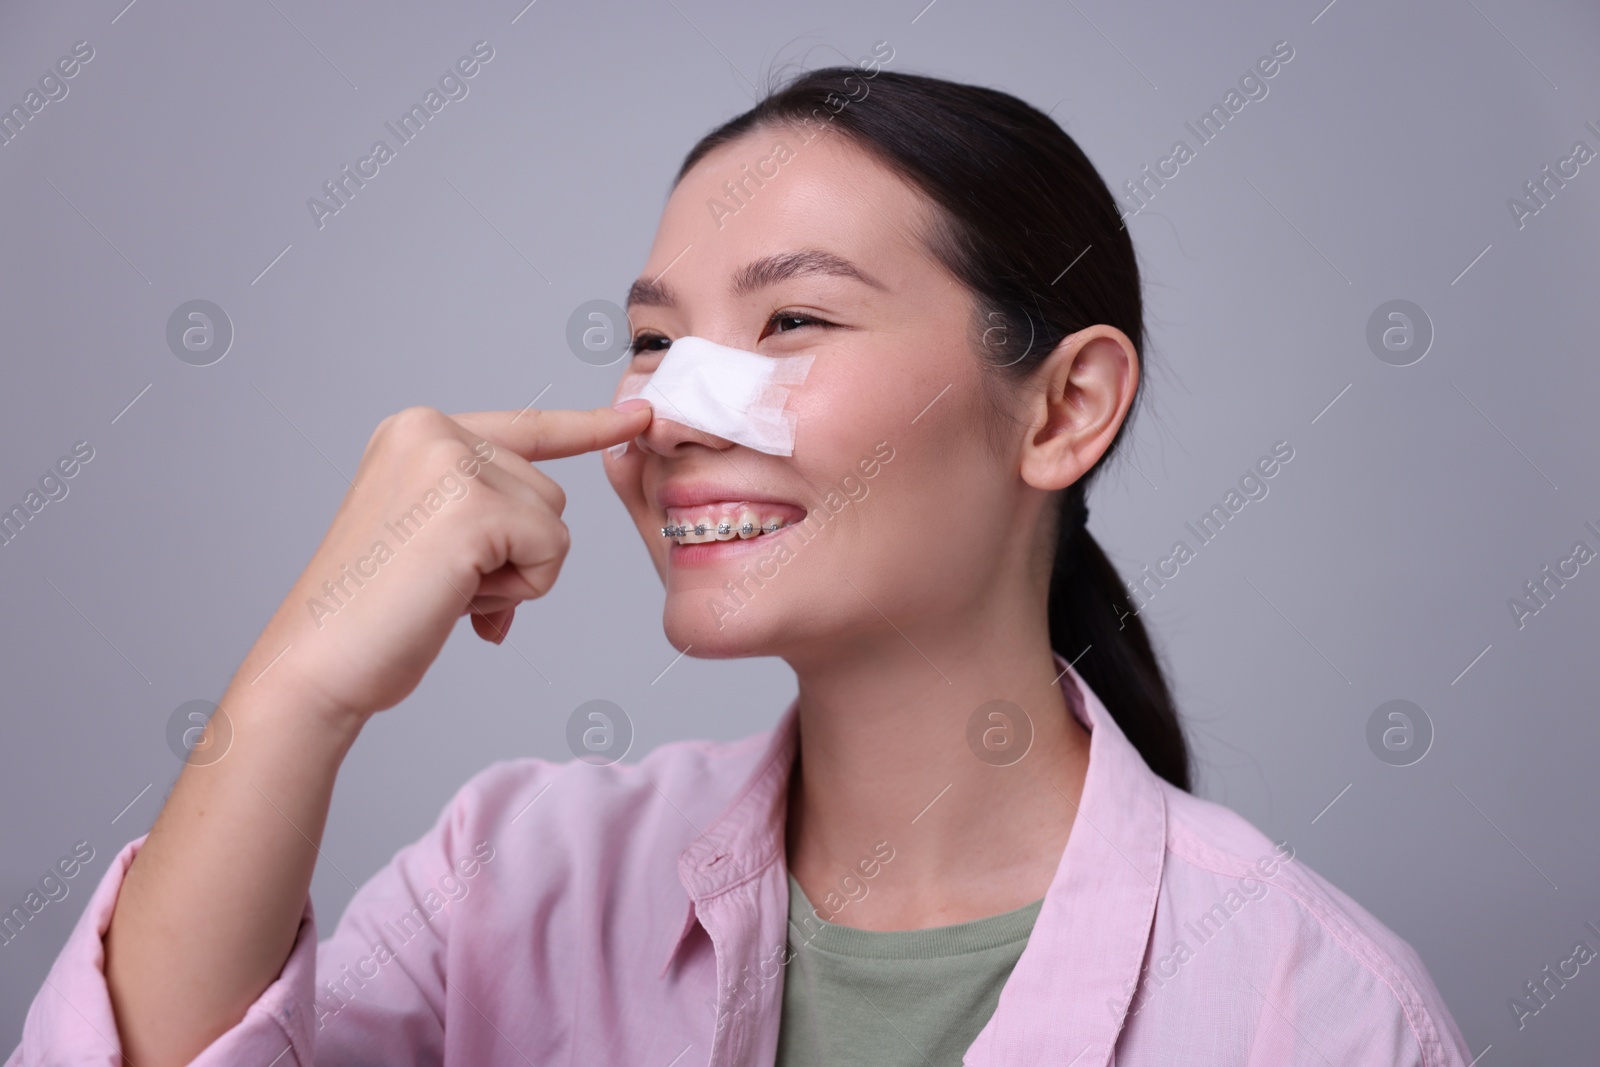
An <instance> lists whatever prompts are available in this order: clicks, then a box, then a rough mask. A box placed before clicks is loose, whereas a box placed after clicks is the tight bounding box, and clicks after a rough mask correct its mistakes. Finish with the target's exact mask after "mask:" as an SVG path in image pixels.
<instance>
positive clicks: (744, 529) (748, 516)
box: [739, 508, 761, 538]
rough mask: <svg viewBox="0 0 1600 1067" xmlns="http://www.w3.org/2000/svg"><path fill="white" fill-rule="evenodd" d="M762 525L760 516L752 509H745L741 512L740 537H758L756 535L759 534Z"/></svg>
mask: <svg viewBox="0 0 1600 1067" xmlns="http://www.w3.org/2000/svg"><path fill="white" fill-rule="evenodd" d="M760 525H761V518H760V516H758V515H757V514H756V513H755V512H754V511H752V510H751V509H750V508H745V509H744V510H743V511H741V512H739V536H740V537H743V538H750V537H754V536H756V534H757V533H758V532H760V531H759V530H758V527H759V526H760Z"/></svg>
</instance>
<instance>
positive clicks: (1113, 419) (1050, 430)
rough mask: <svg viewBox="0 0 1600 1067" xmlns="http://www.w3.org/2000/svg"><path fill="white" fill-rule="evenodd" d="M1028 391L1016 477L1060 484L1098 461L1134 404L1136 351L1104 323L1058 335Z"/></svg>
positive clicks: (1043, 485)
mask: <svg viewBox="0 0 1600 1067" xmlns="http://www.w3.org/2000/svg"><path fill="white" fill-rule="evenodd" d="M1031 386H1032V389H1031V392H1030V393H1029V398H1028V401H1027V403H1028V405H1029V407H1028V418H1029V422H1028V434H1027V436H1026V438H1024V440H1023V444H1022V472H1021V473H1022V478H1023V480H1024V481H1026V482H1027V483H1028V484H1029V485H1031V486H1033V487H1034V488H1035V489H1044V490H1054V489H1065V488H1066V487H1067V486H1069V485H1071V484H1072V483H1073V482H1076V481H1077V480H1078V479H1079V478H1081V477H1083V475H1084V474H1085V473H1086V472H1087V471H1088V470H1089V469H1090V468H1091V467H1093V466H1094V465H1095V464H1096V463H1097V462H1099V460H1100V457H1101V456H1102V455H1104V454H1105V451H1106V449H1108V448H1110V447H1111V442H1112V440H1113V439H1115V438H1116V436H1117V430H1118V429H1119V428H1120V427H1121V426H1122V420H1123V419H1125V418H1126V417H1127V415H1128V409H1129V408H1131V407H1132V406H1133V398H1134V395H1135V393H1136V392H1137V390H1138V386H1139V353H1138V352H1136V351H1135V350H1134V347H1133V342H1132V341H1130V340H1128V335H1127V334H1125V333H1123V332H1122V331H1121V330H1119V329H1117V328H1116V327H1115V326H1107V325H1105V324H1104V323H1101V324H1098V325H1095V326H1089V327H1085V328H1084V329H1082V330H1079V331H1078V332H1077V333H1075V334H1071V335H1070V336H1068V337H1064V338H1062V340H1061V343H1060V344H1058V345H1056V347H1055V350H1054V351H1052V352H1051V353H1050V355H1048V356H1046V357H1045V359H1044V360H1043V362H1041V363H1040V364H1039V366H1038V367H1037V368H1035V370H1034V373H1033V381H1032V383H1031Z"/></svg>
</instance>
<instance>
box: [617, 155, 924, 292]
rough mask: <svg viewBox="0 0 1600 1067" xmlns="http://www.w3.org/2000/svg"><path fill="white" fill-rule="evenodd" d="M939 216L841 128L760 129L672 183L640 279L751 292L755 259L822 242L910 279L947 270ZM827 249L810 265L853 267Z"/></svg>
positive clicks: (891, 279)
mask: <svg viewBox="0 0 1600 1067" xmlns="http://www.w3.org/2000/svg"><path fill="white" fill-rule="evenodd" d="M807 136H810V137H811V138H812V139H811V140H810V141H809V142H807V141H806V140H805V138H806V137H807ZM932 215H933V212H932V208H931V205H930V204H929V203H928V202H927V201H926V199H925V198H924V197H923V196H922V195H921V194H920V193H919V192H918V191H917V190H916V189H915V188H914V187H913V186H911V185H910V183H908V182H907V181H905V180H904V179H902V178H901V177H900V176H899V175H897V174H896V173H894V172H893V171H892V170H890V169H889V168H888V167H887V166H885V165H884V164H882V163H881V162H879V161H878V160H877V159H876V158H875V157H874V156H873V155H872V154H871V153H869V152H868V151H866V150H864V149H862V148H860V147H859V146H857V145H856V144H855V143H853V142H851V141H850V140H848V138H847V137H846V136H845V135H843V134H840V133H837V132H827V133H822V134H817V133H808V132H807V131H805V130H803V129H800V128H793V127H781V128H778V127H773V128H763V129H757V130H752V131H750V132H748V133H746V134H744V135H743V136H741V137H739V138H737V139H735V140H734V141H731V142H729V143H728V144H725V145H722V146H720V147H719V148H717V149H715V150H714V151H712V152H709V153H707V154H706V156H705V157H704V158H702V159H701V160H700V161H699V162H697V163H696V164H695V166H694V167H693V168H691V169H690V171H689V172H688V173H687V174H685V175H684V177H683V180H682V181H681V182H679V183H678V185H677V187H676V188H675V189H674V190H673V191H672V195H671V196H670V197H669V198H668V201H667V206H666V208H665V210H664V211H663V212H662V216H661V222H660V225H659V227H658V228H657V230H656V238H655V242H654V244H653V245H652V247H651V251H650V258H649V261H648V262H647V264H646V268H645V270H644V271H642V272H641V281H644V282H651V281H653V280H655V279H657V278H658V277H659V278H661V280H662V282H663V283H665V282H668V281H669V280H670V281H675V282H676V283H677V290H683V289H686V288H687V287H689V285H690V284H691V279H695V280H697V281H699V282H705V281H709V280H711V279H712V278H728V277H734V280H735V285H736V287H740V286H739V282H740V281H744V282H745V283H746V284H744V285H743V286H742V288H743V289H745V290H746V291H749V290H750V289H752V288H753V287H752V286H751V285H749V284H748V281H749V278H748V272H747V271H746V269H745V268H747V267H748V265H750V264H751V263H753V262H755V261H757V260H760V259H763V258H764V257H765V258H770V257H773V256H774V255H780V256H781V255H782V254H784V253H793V252H795V251H797V250H814V251H819V252H822V253H824V257H825V256H827V255H831V256H834V257H837V258H838V259H840V260H845V261H848V262H849V263H851V264H854V265H856V266H857V267H859V268H861V270H862V272H863V273H865V274H866V275H868V277H870V278H873V279H878V280H881V281H882V282H883V283H884V284H885V286H889V285H892V284H895V283H896V282H901V283H906V282H912V281H915V280H918V275H919V274H927V273H930V272H938V271H939V268H938V267H937V265H936V264H934V263H933V262H932V261H931V258H930V257H929V256H928V254H927V251H926V247H925V243H924V237H923V234H924V233H925V232H926V227H927V224H928V222H929V221H930V220H931V218H932ZM824 257H816V258H815V260H814V262H813V263H811V264H810V266H812V267H815V268H818V269H816V270H811V271H807V273H838V274H840V275H841V276H844V275H847V274H848V271H830V270H827V269H826V268H827V267H828V264H827V263H826V262H825V261H824ZM834 266H837V264H834ZM669 272H670V273H669ZM921 280H926V279H921ZM649 288H650V287H649V286H646V287H644V288H643V289H641V287H637V286H636V287H635V293H636V294H639V293H641V292H645V293H647V292H648V290H649ZM668 288H669V289H670V286H668Z"/></svg>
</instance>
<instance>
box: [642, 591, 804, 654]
mask: <svg viewBox="0 0 1600 1067" xmlns="http://www.w3.org/2000/svg"><path fill="white" fill-rule="evenodd" d="M713 604H718V605H723V604H724V601H722V600H721V599H719V598H717V597H716V596H715V595H714V594H711V593H709V592H707V591H704V590H697V591H694V592H684V593H677V594H674V595H671V596H669V597H668V598H667V605H666V609H665V611H664V612H663V614H662V627H663V629H664V630H665V631H666V635H667V642H668V643H669V644H671V645H672V647H673V648H678V649H688V653H687V654H688V655H690V656H693V657H694V658H696V659H741V658H745V657H750V656H775V655H777V654H778V653H777V651H776V646H777V630H778V628H779V620H777V619H774V618H772V617H771V615H770V613H767V614H765V615H763V614H762V613H759V612H758V610H757V606H756V605H754V604H747V605H745V606H744V607H742V608H740V609H739V610H738V611H737V612H732V611H728V610H725V608H717V609H714V608H713V607H712V605H713Z"/></svg>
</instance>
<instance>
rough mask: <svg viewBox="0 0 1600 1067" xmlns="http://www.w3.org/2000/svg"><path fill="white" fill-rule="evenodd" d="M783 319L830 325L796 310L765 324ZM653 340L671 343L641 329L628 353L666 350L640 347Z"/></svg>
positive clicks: (785, 331)
mask: <svg viewBox="0 0 1600 1067" xmlns="http://www.w3.org/2000/svg"><path fill="white" fill-rule="evenodd" d="M784 319H796V320H798V321H799V322H800V323H801V324H802V325H808V326H828V325H831V324H830V323H827V322H824V321H822V320H821V319H819V318H816V317H815V316H812V315H802V314H799V313H798V312H796V313H791V314H787V315H786V314H783V313H782V312H779V313H778V314H776V315H774V316H772V318H770V319H768V320H767V325H768V326H770V325H772V324H773V323H774V322H780V321H782V320H784ZM798 328H799V327H795V329H798ZM779 332H781V333H793V332H794V329H789V330H782V331H779ZM653 341H666V342H667V343H668V344H669V345H670V344H671V339H670V338H667V337H663V336H661V335H660V334H658V333H652V332H650V331H648V330H643V331H640V332H639V333H637V334H635V335H634V338H633V340H632V341H630V342H629V343H628V355H630V356H638V355H646V354H649V353H651V352H664V351H666V349H664V348H650V349H646V348H643V347H642V346H643V345H646V344H649V343H651V342H653Z"/></svg>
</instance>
